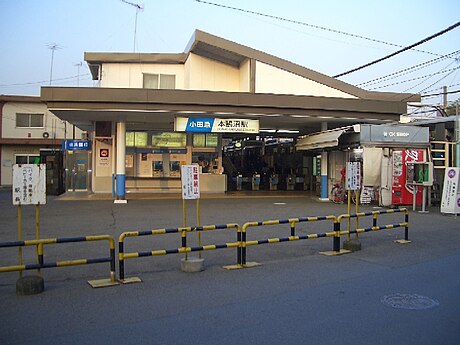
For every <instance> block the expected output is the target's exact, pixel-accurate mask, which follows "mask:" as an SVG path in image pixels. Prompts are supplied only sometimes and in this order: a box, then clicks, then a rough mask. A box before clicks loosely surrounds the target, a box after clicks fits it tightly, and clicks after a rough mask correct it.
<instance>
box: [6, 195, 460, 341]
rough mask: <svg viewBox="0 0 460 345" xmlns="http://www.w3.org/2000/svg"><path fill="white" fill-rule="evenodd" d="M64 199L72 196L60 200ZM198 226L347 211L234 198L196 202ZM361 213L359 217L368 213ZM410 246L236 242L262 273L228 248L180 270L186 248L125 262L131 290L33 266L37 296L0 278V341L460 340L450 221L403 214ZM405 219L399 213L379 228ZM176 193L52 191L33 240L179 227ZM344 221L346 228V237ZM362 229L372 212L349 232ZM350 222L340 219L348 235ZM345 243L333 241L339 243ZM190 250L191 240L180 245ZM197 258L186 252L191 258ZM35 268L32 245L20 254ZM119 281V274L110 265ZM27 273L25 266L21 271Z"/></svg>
mask: <svg viewBox="0 0 460 345" xmlns="http://www.w3.org/2000/svg"><path fill="white" fill-rule="evenodd" d="M69 199H71V200H69ZM200 206H201V207H200V208H201V225H208V224H225V223H238V224H240V225H242V224H243V223H245V222H248V221H264V220H271V219H287V218H297V217H312V216H325V215H336V216H338V215H340V214H344V213H346V211H347V209H346V205H337V204H332V203H328V202H327V203H324V202H320V201H318V199H317V198H316V197H315V196H314V195H311V194H304V193H297V194H292V193H279V194H272V193H270V194H262V193H261V194H260V197H258V196H257V195H240V196H238V195H231V196H228V197H223V196H221V197H213V198H203V199H202V200H201V201H200ZM376 209H378V208H375V207H373V206H362V207H360V210H362V211H370V210H376ZM22 211H23V238H24V239H33V238H34V236H35V227H34V222H35V208H34V207H33V206H23V210H22ZM195 211H196V203H195V202H193V201H188V202H187V225H190V226H193V225H196V214H195ZM0 212H1V217H0V242H7V241H15V240H16V239H17V207H15V206H13V205H12V203H11V194H10V193H9V192H8V191H0ZM409 217H410V220H409V222H410V227H409V238H410V240H411V241H412V242H411V243H410V244H405V245H401V244H396V243H394V241H395V240H397V239H401V238H404V228H395V229H390V230H382V231H376V232H368V233H364V234H360V235H359V240H360V242H361V244H362V250H361V251H358V252H354V253H351V254H346V255H340V256H324V255H321V254H319V252H322V251H330V250H332V244H333V239H332V238H330V237H329V238H315V239H309V240H305V241H295V242H285V243H270V244H264V245H258V246H251V247H248V248H247V259H248V261H250V262H258V263H260V264H261V265H260V266H258V267H254V268H244V269H239V270H226V269H224V268H223V266H225V265H232V264H235V263H236V260H237V255H236V249H235V248H225V249H220V250H214V251H206V252H203V254H202V255H203V258H204V259H205V261H204V266H205V270H204V271H202V272H199V273H184V272H182V271H181V269H180V259H181V258H182V257H183V254H175V255H166V256H156V257H142V258H134V259H129V260H126V262H125V271H126V276H127V277H139V278H140V279H142V282H141V283H135V284H125V285H118V286H113V287H107V288H97V289H94V288H91V287H90V285H89V284H88V283H87V281H88V280H91V279H101V278H108V276H109V270H110V267H109V264H108V263H100V264H94V265H85V266H72V267H60V268H47V269H42V270H41V274H42V276H43V278H44V280H45V291H44V292H43V293H41V294H38V295H32V296H18V295H16V292H15V291H16V289H15V284H16V280H17V279H18V273H17V272H8V273H0V298H1V301H2V308H1V310H0V343H1V344H216V343H219V344H390V343H391V344H417V345H424V344H427V345H428V344H429V345H432V344H458V343H459V339H460V311H459V310H460V293H459V291H460V274H459V268H458V267H460V222H459V219H458V218H456V217H454V216H451V215H442V214H440V212H439V209H438V208H435V207H433V208H429V213H427V214H422V213H418V212H413V211H410V215H409ZM403 220H404V215H403V214H401V213H395V214H385V215H381V216H379V217H378V222H379V223H378V224H379V225H384V224H395V223H400V222H402V221H403ZM182 222H183V213H182V202H181V200H180V199H178V198H175V197H173V198H164V197H163V198H161V197H158V196H155V197H152V198H150V199H141V198H133V199H132V200H129V202H128V203H127V204H125V205H120V204H114V203H113V202H112V201H110V200H94V199H91V200H78V198H67V199H66V198H56V197H49V198H48V200H47V204H46V205H41V206H40V232H41V236H40V237H41V238H55V237H76V236H88V235H99V234H109V235H111V236H113V237H114V238H115V240H116V241H117V240H118V237H119V235H120V234H121V233H122V232H126V231H139V230H154V229H162V228H175V227H179V226H182ZM354 222H355V220H352V221H351V222H350V226H351V227H352V229H353V228H354V227H355V225H356V224H355V223H354ZM371 224H372V219H371V217H366V218H363V219H360V220H359V227H367V226H370V225H371ZM346 227H347V223H346V222H343V223H342V228H346ZM332 230H333V224H332V222H330V221H312V222H305V223H301V224H297V225H296V234H298V235H306V234H318V233H320V234H321V233H325V232H330V231H332ZM289 235H290V225H289V224H282V225H273V226H265V227H254V228H250V229H249V230H248V240H261V239H267V238H275V237H287V236H289ZM344 239H345V238H342V241H343V240H344ZM187 240H188V244H189V245H192V246H193V245H197V244H198V238H197V236H196V234H189V235H188V237H187ZM235 241H236V232H235V231H234V230H232V229H226V230H216V231H207V232H204V233H202V235H201V244H203V245H208V244H220V243H231V242H235ZM180 246H181V237H180V235H179V234H167V235H158V236H146V237H137V238H129V239H126V240H125V251H128V252H131V251H132V252H137V251H151V250H159V249H173V248H178V247H180ZM0 250H1V252H0V253H1V254H0V255H1V256H0V266H7V265H14V264H16V263H17V260H18V259H17V248H1V249H0ZM107 251H108V249H107V246H106V244H105V243H98V242H85V243H62V244H57V245H49V246H45V261H49V262H51V261H59V260H73V259H80V258H96V257H100V256H107ZM189 255H191V256H194V255H197V254H195V253H193V254H189ZM23 256H24V262H25V263H34V262H35V260H36V257H35V248H34V247H30V248H25V249H24V253H23ZM117 273H118V267H117ZM25 274H26V275H33V274H35V271H27V272H26V273H25Z"/></svg>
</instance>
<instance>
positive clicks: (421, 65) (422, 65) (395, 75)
mask: <svg viewBox="0 0 460 345" xmlns="http://www.w3.org/2000/svg"><path fill="white" fill-rule="evenodd" d="M458 53H460V50H456V51H454V52H452V53H450V54H446V55H443V56H441V57H438V58H436V59H432V60H429V61H425V62H422V63H419V64H417V65H414V66H411V67H407V68H404V69H402V70H399V71H397V72H393V73H390V74H387V75H384V76H382V77H378V78H375V79H371V80H368V81H366V82H363V83H360V84H357V85H356V86H365V85H369V84H371V85H372V84H379V83H382V82H384V81H386V80H389V79H394V78H398V77H400V76H401V75H405V74H409V73H412V72H414V71H416V70H419V69H422V68H425V67H428V66H430V65H433V64H436V63H438V62H441V61H442V60H445V59H447V58H449V57H451V56H452V55H456V54H458ZM405 72H407V73H405ZM390 77H393V78H390Z"/></svg>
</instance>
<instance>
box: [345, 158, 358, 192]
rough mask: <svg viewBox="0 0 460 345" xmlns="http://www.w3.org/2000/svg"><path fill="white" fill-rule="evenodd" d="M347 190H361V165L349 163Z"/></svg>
mask: <svg viewBox="0 0 460 345" xmlns="http://www.w3.org/2000/svg"><path fill="white" fill-rule="evenodd" d="M345 180H346V189H347V190H357V189H360V188H361V164H360V163H359V162H347V172H346V179H345Z"/></svg>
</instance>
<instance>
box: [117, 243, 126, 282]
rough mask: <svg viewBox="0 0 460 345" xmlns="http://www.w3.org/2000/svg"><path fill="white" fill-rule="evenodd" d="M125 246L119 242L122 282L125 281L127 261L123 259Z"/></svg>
mask: <svg viewBox="0 0 460 345" xmlns="http://www.w3.org/2000/svg"><path fill="white" fill-rule="evenodd" d="M123 247H124V244H123V242H122V241H119V242H118V269H119V271H120V280H122V281H123V280H124V279H125V260H124V258H122V257H121V255H123V254H124V248H123Z"/></svg>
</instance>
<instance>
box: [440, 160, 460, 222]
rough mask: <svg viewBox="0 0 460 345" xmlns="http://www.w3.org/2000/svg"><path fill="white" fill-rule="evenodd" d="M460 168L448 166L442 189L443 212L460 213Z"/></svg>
mask: <svg viewBox="0 0 460 345" xmlns="http://www.w3.org/2000/svg"><path fill="white" fill-rule="evenodd" d="M459 182H460V168H446V173H445V176H444V187H443V189H442V199H441V213H453V214H458V213H460V189H459V187H458V184H459Z"/></svg>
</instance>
